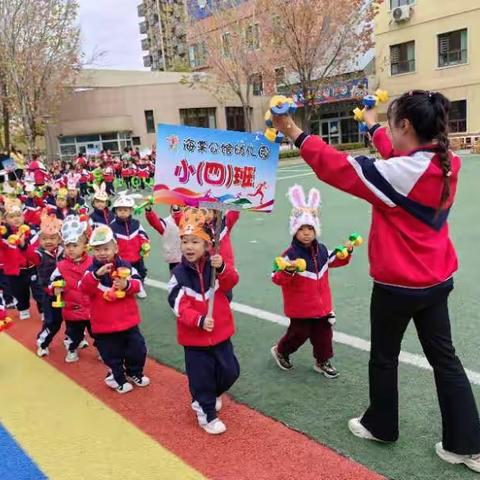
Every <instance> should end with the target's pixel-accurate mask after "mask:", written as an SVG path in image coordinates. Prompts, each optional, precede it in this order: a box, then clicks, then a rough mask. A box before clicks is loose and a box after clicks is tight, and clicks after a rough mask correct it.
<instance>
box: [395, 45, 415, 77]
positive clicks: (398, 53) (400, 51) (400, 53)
mask: <svg viewBox="0 0 480 480" xmlns="http://www.w3.org/2000/svg"><path fill="white" fill-rule="evenodd" d="M390 65H391V73H392V75H400V74H401V73H409V72H414V71H415V42H407V43H399V44H398V45H392V46H391V47H390Z"/></svg>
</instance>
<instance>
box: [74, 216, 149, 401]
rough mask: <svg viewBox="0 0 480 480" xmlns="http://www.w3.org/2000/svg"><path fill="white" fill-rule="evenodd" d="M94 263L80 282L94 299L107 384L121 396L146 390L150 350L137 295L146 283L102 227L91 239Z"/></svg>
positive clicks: (92, 317)
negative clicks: (145, 372)
mask: <svg viewBox="0 0 480 480" xmlns="http://www.w3.org/2000/svg"><path fill="white" fill-rule="evenodd" d="M89 245H90V246H91V247H92V248H93V257H94V258H93V263H92V265H91V266H90V267H89V268H88V270H87V271H86V273H85V275H84V276H83V278H82V280H80V283H79V289H80V291H82V292H83V293H85V294H86V295H88V296H89V298H90V305H91V309H90V322H91V326H92V332H93V334H94V336H95V342H96V346H97V348H98V351H99V352H100V356H101V357H102V360H103V361H104V363H105V364H106V365H107V366H108V367H109V368H110V372H109V373H108V374H107V376H106V378H105V383H106V384H107V386H109V387H110V388H112V389H115V390H116V391H117V392H118V393H122V394H123V393H128V392H130V391H131V390H132V389H133V387H132V384H131V383H129V382H128V381H127V376H128V377H129V378H130V379H131V381H132V382H133V383H134V384H135V385H137V386H138V387H146V386H147V385H149V384H150V379H149V378H148V377H146V376H145V375H144V374H143V369H144V367H145V361H146V357H147V348H146V345H145V340H144V338H143V335H142V334H141V332H140V329H139V328H138V325H139V324H140V321H141V318H140V312H139V309H138V305H137V301H136V299H135V295H136V294H137V293H138V292H139V291H140V289H141V287H142V282H141V280H140V277H139V275H138V274H137V271H136V270H135V269H134V268H133V267H132V266H131V265H130V264H129V263H128V262H126V261H124V260H122V259H121V258H120V257H119V255H118V245H117V242H116V240H115V237H114V234H113V231H112V229H111V228H110V227H108V226H106V225H101V226H98V227H97V228H96V229H95V230H94V231H93V233H92V234H91V236H90V241H89Z"/></svg>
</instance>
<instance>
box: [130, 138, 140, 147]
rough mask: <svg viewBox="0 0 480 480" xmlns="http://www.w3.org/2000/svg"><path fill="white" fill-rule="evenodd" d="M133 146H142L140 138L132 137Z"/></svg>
mask: <svg viewBox="0 0 480 480" xmlns="http://www.w3.org/2000/svg"><path fill="white" fill-rule="evenodd" d="M132 144H133V145H135V146H138V145H140V137H132Z"/></svg>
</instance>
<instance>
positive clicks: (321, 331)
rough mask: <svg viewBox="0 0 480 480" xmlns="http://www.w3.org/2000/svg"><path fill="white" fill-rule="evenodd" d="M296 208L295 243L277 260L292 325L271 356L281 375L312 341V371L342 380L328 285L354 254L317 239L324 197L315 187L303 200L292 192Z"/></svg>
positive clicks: (276, 275)
mask: <svg viewBox="0 0 480 480" xmlns="http://www.w3.org/2000/svg"><path fill="white" fill-rule="evenodd" d="M288 197H289V199H290V202H291V204H292V205H293V209H292V213H291V215H290V234H291V235H292V236H293V240H292V244H291V245H290V247H289V248H288V249H287V250H286V251H285V252H284V253H283V254H282V257H280V258H277V259H276V263H275V271H274V273H273V274H272V280H273V283H275V284H276V285H278V286H280V287H281V288H282V293H283V303H284V310H285V315H286V316H287V317H289V318H290V326H289V327H288V330H287V332H286V333H285V335H284V336H283V337H282V338H281V339H280V341H279V342H278V344H277V345H274V346H273V347H272V349H271V353H272V356H273V358H274V360H275V361H276V362H277V365H278V367H279V368H281V369H282V370H291V369H292V368H293V365H292V363H291V361H290V355H291V354H292V353H294V352H296V351H297V350H298V349H299V348H300V347H301V346H302V345H303V344H304V343H305V342H306V341H307V340H308V339H310V342H311V344H312V345H313V356H314V357H315V364H314V366H313V369H314V370H315V371H316V372H318V373H321V374H322V375H324V376H325V377H327V378H336V377H338V371H337V370H336V368H335V367H334V366H333V365H332V363H331V359H332V357H333V330H332V324H333V323H334V322H335V314H334V313H333V310H332V308H333V306H332V294H331V292H330V285H329V282H328V269H329V268H335V267H342V266H344V265H347V264H348V263H349V261H350V254H349V253H351V251H350V252H348V251H347V257H346V258H345V259H343V260H341V259H338V258H337V256H336V254H335V253H336V252H330V251H329V250H328V249H327V247H325V245H323V244H322V243H320V242H319V241H318V240H317V238H318V237H319V236H320V231H321V228H320V220H319V208H320V192H319V191H318V190H317V189H315V188H312V189H311V190H310V192H309V195H308V202H307V201H306V200H305V193H304V192H303V188H302V187H301V186H300V185H294V186H293V187H291V188H290V189H289V191H288Z"/></svg>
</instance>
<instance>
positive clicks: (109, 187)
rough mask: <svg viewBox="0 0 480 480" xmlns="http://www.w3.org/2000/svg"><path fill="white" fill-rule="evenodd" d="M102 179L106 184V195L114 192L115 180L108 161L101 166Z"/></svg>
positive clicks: (113, 171)
mask: <svg viewBox="0 0 480 480" xmlns="http://www.w3.org/2000/svg"><path fill="white" fill-rule="evenodd" d="M103 181H104V182H105V185H106V192H107V195H113V194H114V193H115V188H114V186H113V182H114V181H115V170H114V169H113V166H112V165H111V163H110V162H108V163H105V166H104V167H103Z"/></svg>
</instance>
